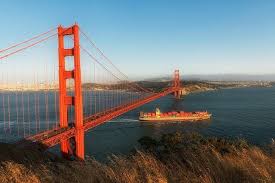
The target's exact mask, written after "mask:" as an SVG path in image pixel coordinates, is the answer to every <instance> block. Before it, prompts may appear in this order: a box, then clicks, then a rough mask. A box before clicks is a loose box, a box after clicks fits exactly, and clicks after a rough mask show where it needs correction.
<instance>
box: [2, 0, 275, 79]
mask: <svg viewBox="0 0 275 183" xmlns="http://www.w3.org/2000/svg"><path fill="white" fill-rule="evenodd" d="M0 8H1V11H0V17H1V29H0V49H1V48H5V47H7V46H9V45H11V44H13V43H16V42H18V41H23V40H25V39H26V38H29V37H31V36H34V35H36V34H38V33H41V32H44V31H46V30H48V29H50V28H52V27H55V26H57V25H64V26H69V25H72V24H74V23H75V22H77V23H78V24H79V26H80V27H81V29H82V30H84V31H85V33H87V34H88V35H89V36H90V37H91V38H92V39H93V41H95V42H96V43H97V46H98V47H99V48H101V49H102V50H103V51H104V53H105V54H106V55H107V56H108V57H109V58H110V59H111V60H112V61H113V63H114V64H115V65H116V66H117V67H118V68H120V70H121V71H122V72H124V73H125V74H126V75H128V76H130V77H134V78H136V77H145V76H146V77H147V76H161V75H167V74H170V73H172V71H173V70H174V69H176V68H178V69H180V71H181V72H182V73H184V74H274V73H275V21H274V20H275V1H274V0H222V1H221V0H87V1H85V0H77V1H76V0H75V1H70V0H66V1H65V0H58V1H57V0H44V1H42V0H40V1H38V0H3V1H1V3H0ZM51 53H52V51H51V50H48V51H47V52H44V53H42V54H44V56H46V55H49V54H51ZM41 56H43V55H41ZM22 64H23V63H22ZM19 67H20V65H19Z"/></svg>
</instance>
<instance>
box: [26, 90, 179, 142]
mask: <svg viewBox="0 0 275 183" xmlns="http://www.w3.org/2000/svg"><path fill="white" fill-rule="evenodd" d="M177 90H179V88H177V87H171V88H168V89H166V90H164V91H162V92H159V93H154V94H152V95H150V96H147V97H145V98H143V99H139V100H136V101H134V102H132V103H128V104H124V105H121V106H119V107H116V108H113V109H111V110H108V111H104V112H101V113H97V114H95V115H93V116H90V117H89V118H86V119H84V130H85V131H87V130H89V129H92V128H94V127H96V126H98V125H100V124H102V123H105V122H107V121H109V120H111V119H113V118H116V117H118V116H120V115H122V114H124V113H126V112H128V111H131V110H133V109H135V108H137V107H140V106H142V105H144V104H146V103H149V102H152V101H154V100H156V99H158V98H160V97H163V96H166V95H168V94H170V93H173V92H175V91H177ZM74 135H75V128H74V127H73V126H70V127H67V128H55V129H53V130H49V131H45V132H42V133H39V134H36V135H34V136H30V137H27V138H26V140H27V141H32V142H39V143H41V144H43V145H46V146H48V147H52V146H55V145H56V144H58V143H60V140H61V139H69V138H71V137H73V136H74Z"/></svg>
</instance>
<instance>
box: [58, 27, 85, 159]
mask: <svg viewBox="0 0 275 183" xmlns="http://www.w3.org/2000/svg"><path fill="white" fill-rule="evenodd" d="M65 36H73V43H74V44H73V48H64V37H65ZM58 55H59V119H60V120H59V121H60V127H61V128H67V127H68V126H69V124H68V106H73V107H74V113H75V114H74V124H72V125H73V126H74V128H75V137H73V138H72V139H62V140H61V144H60V145H61V153H62V154H63V156H64V157H66V158H68V157H70V156H75V157H76V158H77V159H81V160H83V159H84V127H83V103H82V89H81V69H80V47H79V27H78V25H77V24H75V25H73V26H71V27H69V28H63V27H62V26H59V27H58ZM69 56H70V57H74V69H72V70H66V67H65V62H66V59H65V58H66V57H69ZM67 79H73V80H74V92H72V93H73V94H72V95H73V96H69V95H68V92H67V86H66V80H67ZM73 146H75V147H73Z"/></svg>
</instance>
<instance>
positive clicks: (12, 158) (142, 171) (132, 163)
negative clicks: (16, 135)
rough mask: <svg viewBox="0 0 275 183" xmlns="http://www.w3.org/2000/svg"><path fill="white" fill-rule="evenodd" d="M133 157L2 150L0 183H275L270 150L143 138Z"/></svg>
mask: <svg viewBox="0 0 275 183" xmlns="http://www.w3.org/2000/svg"><path fill="white" fill-rule="evenodd" d="M139 142H140V144H141V148H140V149H139V150H138V151H135V152H133V153H132V154H129V155H127V156H126V155H125V156H115V155H113V156H112V157H110V158H109V161H108V163H106V164H105V163H100V162H98V161H96V160H94V159H92V158H87V160H86V161H85V162H78V161H66V160H63V159H60V158H58V157H56V156H54V155H52V154H50V153H47V152H43V151H41V150H39V148H32V149H17V148H15V147H14V146H13V145H8V144H1V145H0V149H1V153H0V161H1V164H0V182H32V183H35V182H122V183H132V182H133V183H136V182H137V183H139V182H140V183H141V182H142V183H143V182H148V183H155V182H160V183H162V182H205V183H208V182H209V183H210V182H221V183H222V182H225V183H227V182H228V183H229V182H232V183H233V182H234V183H235V182H237V183H238V182H275V155H274V152H272V149H273V148H272V147H270V149H269V151H263V150H261V149H260V148H258V147H255V146H251V145H249V144H247V143H246V141H244V140H241V139H238V140H228V139H222V138H205V137H203V136H201V135H199V134H182V133H174V134H164V135H163V136H162V137H161V138H160V139H153V138H151V137H143V138H141V139H140V140H139Z"/></svg>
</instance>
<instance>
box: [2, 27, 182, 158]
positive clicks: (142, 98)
mask: <svg viewBox="0 0 275 183" xmlns="http://www.w3.org/2000/svg"><path fill="white" fill-rule="evenodd" d="M47 33H48V32H46V33H43V34H42V36H44V35H46V34H47ZM57 34H58V54H59V91H58V92H59V126H58V125H56V127H55V128H54V129H49V124H48V128H47V129H48V130H47V131H43V132H41V131H40V132H39V130H40V118H39V116H40V115H39V113H40V110H39V93H35V94H34V101H35V104H34V118H35V126H36V132H38V133H37V134H35V135H32V136H29V137H27V138H25V140H27V141H32V142H39V143H41V144H44V145H46V146H47V147H52V146H55V145H57V144H60V147H61V152H62V154H63V155H64V156H65V157H68V156H71V155H72V156H75V157H76V158H78V159H81V160H83V159H84V132H85V131H87V130H89V129H92V128H95V127H96V126H98V125H100V124H103V123H105V122H107V121H109V120H111V119H113V118H115V117H117V116H120V115H122V114H124V113H126V112H128V111H131V110H133V109H135V108H137V107H139V106H142V105H144V104H146V103H149V102H151V101H154V100H156V99H158V98H161V97H163V96H166V95H168V94H174V96H175V97H176V98H180V95H181V86H180V76H179V70H175V72H174V78H173V85H172V86H171V87H170V88H166V89H165V90H163V91H162V92H159V93H153V92H152V91H151V90H148V89H145V88H143V87H141V86H139V85H138V84H137V83H132V82H129V81H127V76H126V75H124V74H123V73H122V72H121V71H120V70H119V69H118V68H116V67H115V66H114V65H113V63H112V62H111V61H110V60H109V58H107V57H106V56H105V55H104V54H103V52H102V51H100V50H99V49H98V48H97V47H96V46H95V44H94V43H93V42H92V41H91V40H90V39H89V41H90V43H91V44H92V46H93V47H95V48H96V50H97V51H99V52H100V55H101V57H104V58H105V59H106V60H107V61H108V62H110V64H111V66H113V67H114V68H115V70H116V71H117V73H119V74H120V75H122V76H123V78H126V80H124V79H123V80H122V79H121V78H120V77H118V76H117V75H116V74H113V73H112V72H111V71H110V70H109V68H108V67H106V66H105V65H104V64H102V63H100V62H99V61H98V60H97V59H96V58H95V57H93V56H92V54H90V52H88V51H87V49H85V48H83V47H81V46H80V43H79V42H80V41H79V39H80V38H79V27H78V25H77V24H75V25H73V26H71V27H68V28H63V27H62V26H59V27H58V33H57ZM54 35H56V33H55V34H52V35H50V36H48V37H44V38H40V36H41V35H38V36H36V37H34V38H31V39H29V40H27V41H24V42H22V43H19V44H16V45H15V46H12V47H10V48H7V49H4V50H0V51H3V52H4V51H6V50H10V49H13V48H16V47H17V46H18V45H23V44H25V43H28V42H30V41H33V42H32V43H29V44H28V45H26V46H24V47H22V48H18V49H16V50H15V51H11V52H10V53H7V54H5V55H3V56H1V57H0V60H1V59H3V58H6V57H9V56H10V55H12V54H15V53H17V52H19V51H22V50H25V49H27V48H29V47H32V46H34V45H36V44H39V43H40V42H44V41H45V40H47V39H49V38H51V37H53V36H54ZM84 35H85V34H84ZM66 36H72V37H73V39H72V40H73V47H72V48H65V47H64V38H65V37H66ZM38 37H39V38H40V40H37V39H36V38H38ZM85 37H86V38H87V35H85ZM34 40H37V41H35V42H34ZM80 48H81V49H82V50H84V52H86V53H87V54H88V56H89V57H91V58H92V59H93V60H94V61H95V62H96V63H98V64H99V65H100V66H101V67H102V68H103V69H105V71H106V72H107V73H108V75H105V78H104V77H103V76H102V77H103V80H104V79H105V82H106V81H107V82H109V80H111V79H112V78H114V79H115V81H116V82H117V83H118V84H113V86H112V85H109V87H111V88H109V90H110V91H111V96H108V95H105V96H104V93H103V95H102V93H101V92H100V93H98V94H99V95H98V96H96V95H95V98H94V99H93V100H94V104H95V105H94V111H95V114H93V115H90V114H92V113H90V114H88V115H87V117H86V118H85V119H84V117H83V111H84V109H83V99H82V97H85V95H90V98H89V97H88V98H89V101H90V103H89V111H93V109H91V108H92V105H91V100H92V97H91V91H93V90H90V91H89V92H90V93H87V92H86V91H85V90H84V92H86V93H85V95H84V96H82V82H81V65H80ZM67 57H73V59H74V62H73V69H71V70H67V69H66V66H65V65H66V64H65V62H66V58H67ZM94 69H95V67H94ZM89 72H94V77H96V75H95V70H94V71H92V70H91V71H89ZM99 76H100V75H99ZM111 77H112V78H111ZM68 79H70V80H74V87H73V88H70V91H68V88H69V86H67V84H66V83H67V80H68ZM83 81H84V82H85V79H83ZM94 81H95V78H94ZM91 83H92V82H91ZM103 83H104V82H103ZM98 84H100V83H98ZM104 84H105V83H104ZM108 84H109V83H107V84H106V85H108ZM112 87H114V88H113V89H112ZM71 89H73V92H72V91H71ZM107 90H108V89H107ZM112 90H118V92H113V91H112ZM45 92H46V91H45ZM102 92H106V91H105V89H104V91H102ZM134 92H135V93H136V94H137V95H136V96H134V95H132V94H133V93H134ZM69 93H71V94H69ZM107 93H108V92H107ZM145 94H146V95H147V96H146V95H145ZM4 95H7V94H5V93H3V99H2V102H3V104H2V105H3V113H4V114H3V117H4V129H5V130H6V128H7V127H8V128H7V129H10V126H11V125H10V122H11V119H10V107H9V106H10V104H9V103H10V101H9V97H10V96H9V95H8V96H7V97H8V98H7V100H5V98H4V97H5V96H4ZM17 95H18V94H17V93H16V112H17V123H18V111H20V112H22V119H23V126H25V125H24V124H25V123H24V120H25V122H27V121H28V122H29V125H30V121H31V120H30V98H29V96H28V98H27V109H26V110H25V111H24V100H23V99H24V97H23V91H22V97H21V100H18V99H17ZM129 95H130V96H129ZM127 96H129V97H130V98H131V100H130V101H128V102H125V98H127ZM103 97H108V98H107V100H103V103H100V102H101V101H100V98H103ZM54 100H55V102H56V100H57V98H56V94H55V98H54ZM97 100H98V103H97ZM114 101H115V102H114ZM6 102H7V104H6ZM113 104H118V106H116V107H113ZM20 105H21V107H20ZM98 105H99V106H98ZM6 106H7V107H8V110H7V114H8V115H7V116H6V111H5V107H6ZM45 106H46V107H45V111H43V112H45V114H46V115H45V116H46V121H47V123H49V119H48V113H49V111H48V107H49V106H48V94H47V93H45ZM106 106H107V107H106ZM109 106H111V107H109ZM114 106H115V105H114ZM54 107H55V108H57V105H56V103H55V104H54ZM72 107H74V115H73V116H74V119H72V124H69V114H70V113H69V109H72ZM101 107H102V108H103V109H104V111H102V112H98V111H100V110H101ZM18 108H20V109H18ZM108 108H109V109H108ZM70 111H71V110H70ZM25 112H26V114H25ZM86 112H87V111H86ZM55 113H56V114H57V111H56V109H55ZM86 114H87V113H86ZM6 119H8V121H7V122H8V123H7V124H6ZM70 120H71V119H70ZM56 121H58V120H57V118H56ZM6 125H7V126H6ZM18 128H19V125H18ZM18 133H19V129H18ZM29 133H30V126H29ZM24 137H25V127H24ZM72 141H74V142H72ZM22 143H23V142H22ZM19 144H20V143H19Z"/></svg>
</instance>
